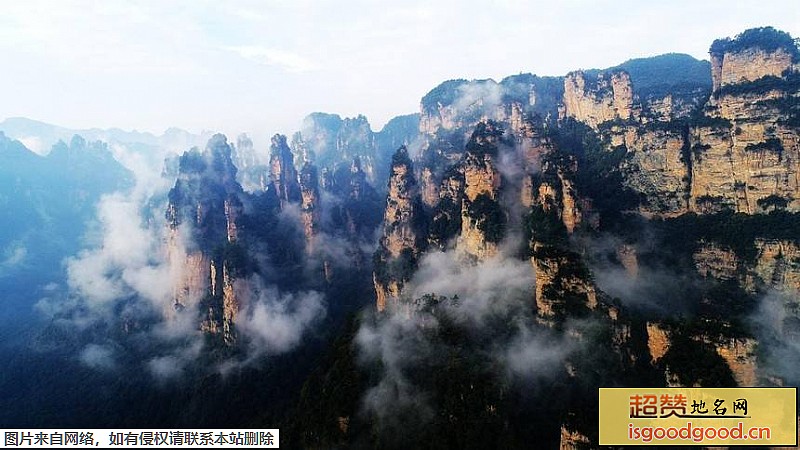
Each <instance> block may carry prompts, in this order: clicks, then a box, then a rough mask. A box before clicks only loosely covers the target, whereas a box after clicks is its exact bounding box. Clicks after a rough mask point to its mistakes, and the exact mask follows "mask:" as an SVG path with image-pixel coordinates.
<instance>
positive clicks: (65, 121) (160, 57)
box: [0, 1, 800, 139]
mask: <svg viewBox="0 0 800 450" xmlns="http://www.w3.org/2000/svg"><path fill="white" fill-rule="evenodd" d="M2 5H3V10H4V15H3V17H2V18H0V36H2V37H3V39H0V47H2V48H3V51H4V55H5V64H6V67H7V68H8V69H7V72H6V74H5V79H4V81H3V82H2V83H0V95H2V97H3V99H4V101H3V104H2V106H0V120H2V119H6V118H11V117H26V118H29V119H33V120H37V121H42V122H46V123H50V124H54V125H59V126H62V127H66V128H72V129H89V128H104V129H105V128H119V129H123V130H137V131H140V132H150V133H153V134H155V135H160V134H162V133H163V132H164V130H166V129H168V128H170V127H178V128H181V129H185V130H187V131H189V132H192V133H199V132H201V131H204V130H205V131H214V132H217V131H219V132H224V133H226V134H228V135H229V136H231V135H235V134H236V133H239V132H248V133H250V134H255V135H256V136H255V137H256V138H259V139H262V138H264V137H265V136H267V135H271V134H273V133H278V132H280V133H290V132H292V131H294V130H296V129H298V128H299V127H300V124H301V121H302V119H303V117H305V116H306V115H307V114H309V113H311V112H317V111H320V112H328V113H336V114H339V115H341V116H343V117H352V116H356V115H358V114H363V115H365V116H366V117H367V118H368V119H369V121H370V123H371V125H372V127H373V129H375V130H379V129H381V128H382V127H383V126H384V125H385V123H386V122H387V121H388V120H389V119H391V118H392V117H395V116H398V115H402V114H410V113H414V112H418V103H419V99H420V98H421V97H422V96H423V95H425V94H426V93H427V92H428V91H429V90H430V89H432V88H433V87H435V86H436V85H438V84H439V83H441V82H442V81H445V80H448V79H453V78H467V79H473V78H478V79H481V78H493V79H495V80H496V81H499V80H500V79H502V78H503V77H505V76H508V75H513V74H517V73H527V72H530V73H534V74H536V75H540V76H544V75H555V76H558V75H564V74H566V73H567V72H569V71H571V70H577V69H591V68H605V67H610V66H614V65H617V64H619V63H622V62H624V61H626V60H629V59H633V58H640V57H648V56H656V55H660V54H664V53H685V54H689V55H691V56H693V57H695V58H697V59H708V55H707V51H708V47H709V45H710V44H711V42H712V41H713V40H714V39H716V38H721V37H726V36H732V35H735V34H737V33H739V32H741V31H743V30H745V29H747V28H752V27H756V26H766V25H770V26H774V27H776V28H779V29H782V30H784V31H788V32H789V33H791V34H792V35H793V36H797V35H800V28H798V27H799V26H800V12H798V9H797V8H793V7H792V6H793V3H792V2H789V1H780V2H775V3H774V5H775V7H773V8H760V10H758V11H754V10H753V8H748V7H747V6H746V5H742V4H736V5H734V4H729V3H727V2H722V1H711V2H703V3H702V4H694V3H690V2H688V1H680V2H671V3H669V4H664V5H653V4H644V5H643V4H640V3H639V2H633V1H627V2H621V3H620V2H614V3H613V4H612V3H611V2H599V3H598V2H587V1H568V2H561V3H559V4H557V5H555V6H553V5H549V6H548V5H547V4H546V3H544V2H535V3H533V4H530V3H528V2H522V1H505V2H501V3H500V4H497V5H494V4H493V5H488V4H486V5H483V4H481V5H465V4H463V3H456V2H440V3H438V4H436V5H427V4H425V3H423V2H409V3H408V4H404V5H389V4H384V3H382V2H374V1H360V2H347V4H340V3H337V2H327V1H326V2H310V1H292V2H288V1H270V2H251V1H236V2H226V3H224V4H216V3H214V2H207V1H203V2H168V3H163V2H122V1H109V2H103V3H100V4H88V3H87V4H84V2H68V3H67V2H64V3H52V2H25V3H24V4H21V3H19V2H6V1H4V2H2ZM88 11H91V12H88ZM262 135H263V136H262Z"/></svg>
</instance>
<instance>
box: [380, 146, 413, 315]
mask: <svg viewBox="0 0 800 450" xmlns="http://www.w3.org/2000/svg"><path fill="white" fill-rule="evenodd" d="M413 170H414V168H413V165H412V163H411V159H410V158H409V156H408V151H407V150H406V148H405V147H401V148H400V149H398V150H397V152H395V154H394V156H393V157H392V166H391V175H390V176H389V187H388V194H387V197H386V209H385V213H384V219H383V235H382V237H381V239H380V244H379V248H378V251H377V252H376V255H375V275H374V284H375V291H376V293H377V298H378V303H377V307H378V310H379V311H383V309H384V308H386V307H389V306H396V304H397V301H398V300H399V295H400V290H401V288H402V286H403V284H404V283H405V282H406V281H408V280H409V279H410V278H411V275H412V274H413V270H414V268H415V266H416V258H417V256H418V255H419V254H420V252H421V251H422V250H423V248H422V243H423V242H424V237H425V230H422V229H420V228H421V227H420V221H421V219H422V210H421V208H422V202H421V199H420V196H419V191H418V188H417V183H416V180H415V178H414V172H413Z"/></svg>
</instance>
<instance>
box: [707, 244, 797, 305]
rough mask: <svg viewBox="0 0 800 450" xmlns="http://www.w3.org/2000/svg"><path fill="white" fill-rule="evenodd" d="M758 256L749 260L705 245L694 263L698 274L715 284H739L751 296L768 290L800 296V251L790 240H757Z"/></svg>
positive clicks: (731, 252) (715, 246) (722, 249)
mask: <svg viewBox="0 0 800 450" xmlns="http://www.w3.org/2000/svg"><path fill="white" fill-rule="evenodd" d="M753 245H754V246H755V248H756V256H755V259H754V260H753V261H748V260H745V259H744V258H743V257H742V256H740V255H737V254H736V253H735V252H734V251H733V250H731V249H728V248H724V247H720V246H718V245H716V244H714V243H704V244H703V245H701V246H700V248H699V249H698V250H697V252H695V254H694V256H693V259H694V262H695V267H696V268H697V271H698V273H699V274H700V275H701V276H703V277H706V278H713V279H715V280H722V281H726V280H735V281H737V282H738V283H739V285H741V286H742V287H743V288H744V289H746V290H747V291H749V292H757V291H762V290H764V289H766V288H769V289H776V290H778V291H782V292H787V293H795V292H800V250H799V248H798V244H797V243H796V242H793V241H789V240H775V239H760V238H759V239H756V240H755V242H754V243H753Z"/></svg>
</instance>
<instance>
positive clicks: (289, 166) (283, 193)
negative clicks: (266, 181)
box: [269, 134, 300, 207]
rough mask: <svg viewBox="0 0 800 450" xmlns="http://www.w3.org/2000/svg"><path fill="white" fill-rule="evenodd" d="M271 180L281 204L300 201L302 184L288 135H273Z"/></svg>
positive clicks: (270, 166) (270, 160)
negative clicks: (288, 143)
mask: <svg viewBox="0 0 800 450" xmlns="http://www.w3.org/2000/svg"><path fill="white" fill-rule="evenodd" d="M269 168H270V172H269V173H270V182H271V183H272V187H273V189H274V190H275V193H276V194H277V196H278V199H279V200H280V203H281V206H282V207H283V206H285V205H286V204H288V203H297V202H299V201H300V185H299V184H298V181H297V169H296V168H295V167H294V156H293V155H292V151H291V150H290V149H289V146H288V145H287V144H286V136H283V135H280V134H276V135H275V136H273V137H272V143H271V146H270V157H269Z"/></svg>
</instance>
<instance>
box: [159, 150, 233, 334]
mask: <svg viewBox="0 0 800 450" xmlns="http://www.w3.org/2000/svg"><path fill="white" fill-rule="evenodd" d="M231 156H232V149H231V146H230V145H229V144H228V142H227V140H226V139H225V136H222V135H215V136H214V137H212V138H211V140H210V141H209V143H208V145H207V146H206V149H205V150H204V151H203V152H202V153H201V152H200V151H199V150H197V149H194V150H191V151H189V152H186V153H185V154H184V155H183V156H181V158H180V164H179V175H178V180H177V181H176V183H175V187H173V188H172V190H171V191H170V193H169V204H168V207H167V213H166V215H167V223H168V226H169V233H168V236H169V237H168V241H167V246H168V247H167V255H168V258H169V262H170V265H171V266H172V267H173V268H174V271H176V272H177V274H176V275H177V276H175V277H174V279H175V280H176V282H175V285H174V288H173V292H174V295H173V301H172V305H171V306H170V307H168V308H167V309H166V310H167V312H168V316H172V315H173V314H175V313H179V312H180V311H183V310H189V311H197V309H198V308H200V310H201V311H202V312H203V316H204V319H202V323H201V324H200V325H199V326H200V328H201V329H202V330H204V331H206V332H208V333H211V334H217V335H220V336H221V337H222V339H223V340H224V342H226V343H228V344H230V343H233V342H234V341H235V332H234V330H233V323H234V320H235V318H236V314H237V312H238V311H239V308H240V307H241V300H240V298H241V295H240V294H238V293H237V291H236V290H235V289H234V287H233V286H234V283H235V280H234V278H233V276H232V273H231V271H230V267H229V266H230V264H231V263H230V261H228V260H227V259H226V258H225V257H224V255H221V254H219V253H218V252H216V251H215V249H216V248H217V246H218V245H219V244H220V243H225V242H227V243H228V245H236V242H237V240H238V237H239V228H238V225H237V222H238V220H239V217H240V215H241V213H242V203H241V200H240V198H241V196H242V195H243V191H242V188H241V186H240V185H239V183H238V182H237V181H236V173H237V169H236V167H235V166H234V164H233V161H232V158H231Z"/></svg>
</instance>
